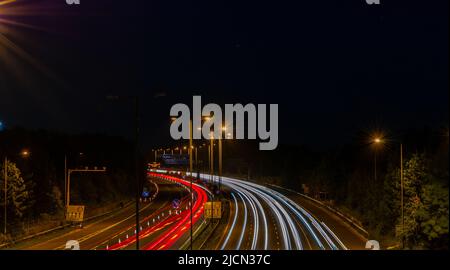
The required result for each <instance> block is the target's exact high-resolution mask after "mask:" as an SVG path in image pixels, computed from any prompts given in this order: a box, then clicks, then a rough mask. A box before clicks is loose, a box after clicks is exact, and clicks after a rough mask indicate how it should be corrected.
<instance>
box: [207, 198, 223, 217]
mask: <svg viewBox="0 0 450 270" xmlns="http://www.w3.org/2000/svg"><path fill="white" fill-rule="evenodd" d="M204 209H205V213H204V216H205V218H207V219H211V218H221V217H222V203H221V202H214V204H213V203H212V202H206V203H205V206H204Z"/></svg>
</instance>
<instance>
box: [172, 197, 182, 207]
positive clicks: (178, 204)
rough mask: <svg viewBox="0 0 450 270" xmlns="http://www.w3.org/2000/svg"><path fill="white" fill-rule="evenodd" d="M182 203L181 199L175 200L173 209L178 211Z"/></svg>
mask: <svg viewBox="0 0 450 270" xmlns="http://www.w3.org/2000/svg"><path fill="white" fill-rule="evenodd" d="M180 204H181V201H180V200H179V199H175V200H173V201H172V207H173V208H174V209H177V208H178V207H180Z"/></svg>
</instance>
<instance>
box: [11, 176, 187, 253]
mask: <svg viewBox="0 0 450 270" xmlns="http://www.w3.org/2000/svg"><path fill="white" fill-rule="evenodd" d="M153 183H154V184H155V185H156V189H155V190H156V191H155V193H154V194H153V195H154V196H153V197H154V199H153V200H152V201H151V202H147V203H141V207H140V217H141V227H142V231H144V230H146V229H147V228H155V230H154V232H157V233H154V234H152V237H156V236H157V235H161V234H162V232H163V231H165V229H166V227H167V226H168V225H170V221H167V219H166V218H164V211H166V212H168V211H170V210H168V209H171V208H172V206H171V202H172V201H173V200H174V199H182V198H185V199H184V200H182V204H181V205H180V207H186V198H187V197H188V192H187V191H186V187H184V186H182V185H179V184H176V183H173V182H170V181H167V180H161V179H153ZM175 211H177V212H180V213H181V210H174V211H173V212H174V214H175ZM166 217H167V216H166ZM162 221H164V222H162ZM144 228H145V229H144ZM134 233H135V205H134V203H133V204H130V205H127V206H125V207H124V208H122V209H120V210H118V211H116V212H114V213H113V214H110V215H107V216H105V217H101V218H97V219H95V220H92V221H89V222H86V223H85V224H83V228H79V227H78V226H76V227H69V228H65V229H61V230H58V231H55V232H53V233H50V234H47V235H44V236H40V237H35V238H32V239H30V240H26V241H23V242H20V243H18V244H16V245H14V246H11V247H9V249H25V250H54V249H65V244H66V242H67V241H69V240H76V241H78V242H79V244H80V249H82V250H91V249H109V246H113V245H114V243H117V242H119V241H121V242H122V241H123V242H127V241H126V240H127V239H130V240H131V239H133V235H134ZM149 235H150V234H147V235H146V236H149ZM142 236H144V235H142ZM134 238H135V237H134ZM142 238H144V237H142ZM119 239H120V240H119ZM140 239H141V237H140ZM116 241H117V242H116ZM146 241H148V239H142V244H141V246H142V245H143V244H145V243H146ZM132 243H134V239H133V240H132V241H130V243H129V245H127V246H124V248H127V249H135V245H132Z"/></svg>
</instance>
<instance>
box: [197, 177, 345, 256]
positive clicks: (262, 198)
mask: <svg viewBox="0 0 450 270" xmlns="http://www.w3.org/2000/svg"><path fill="white" fill-rule="evenodd" d="M193 175H194V176H195V175H196V174H193ZM200 178H202V179H211V178H210V175H208V174H200ZM222 183H223V185H224V186H227V187H228V188H230V189H231V190H232V192H233V193H232V198H233V201H234V203H235V205H236V204H237V203H238V199H240V201H241V202H242V204H243V206H244V209H245V211H247V206H248V207H249V208H250V209H251V213H252V214H253V222H254V232H253V239H252V245H251V249H257V247H258V246H257V243H258V242H259V240H260V238H259V234H260V232H263V241H264V247H263V248H264V249H267V248H268V242H269V233H268V226H267V215H266V212H265V211H264V208H263V206H262V204H263V203H264V205H266V206H267V207H268V209H269V210H270V211H271V212H272V213H273V214H274V216H275V218H276V222H277V224H278V226H279V227H280V229H281V238H282V239H281V240H282V241H283V243H284V248H285V249H303V243H302V242H303V241H304V240H306V239H302V237H300V234H299V231H301V228H302V227H303V228H306V232H307V235H305V237H308V238H312V239H313V240H314V242H315V244H316V245H317V246H318V247H319V249H332V250H337V249H340V248H341V249H346V247H345V245H344V244H343V243H342V241H341V240H340V239H339V238H338V237H337V236H336V234H334V233H333V232H332V231H331V229H330V228H328V227H327V226H326V225H325V224H324V223H322V222H319V221H318V220H317V219H316V218H314V217H313V216H312V215H311V214H310V213H308V212H307V211H306V210H305V209H303V208H302V207H300V206H299V205H298V204H296V203H295V202H293V201H292V200H291V199H289V198H287V197H286V196H284V195H282V194H281V193H279V192H277V191H274V190H272V189H270V188H267V187H265V186H262V185H258V184H256V183H252V182H248V181H243V180H239V179H234V178H229V177H222ZM236 208H238V206H236ZM236 217H237V213H235V218H236ZM244 218H245V219H244V228H243V229H242V231H240V232H238V233H239V241H238V244H237V246H236V248H237V249H240V247H241V243H242V240H243V237H244V231H245V227H246V225H245V224H246V222H247V221H246V219H247V213H244ZM261 221H262V224H259V223H260V222H261ZM236 223H237V221H236V219H233V224H232V226H231V227H230V232H228V235H227V237H226V238H225V240H224V242H223V243H222V245H221V249H226V247H227V246H228V245H229V244H230V239H231V235H232V234H233V231H235V230H238V229H239V228H236V227H237V226H236ZM261 225H262V226H261ZM299 226H300V227H299ZM306 232H305V233H306ZM308 241H309V240H308ZM336 243H337V244H336Z"/></svg>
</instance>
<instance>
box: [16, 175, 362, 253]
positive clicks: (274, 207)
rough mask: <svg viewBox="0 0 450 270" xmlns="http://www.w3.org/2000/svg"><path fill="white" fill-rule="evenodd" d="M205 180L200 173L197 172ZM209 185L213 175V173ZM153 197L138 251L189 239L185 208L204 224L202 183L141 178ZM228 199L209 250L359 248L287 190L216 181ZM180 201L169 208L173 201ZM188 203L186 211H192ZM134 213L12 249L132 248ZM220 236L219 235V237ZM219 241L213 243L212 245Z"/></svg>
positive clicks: (128, 210)
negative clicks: (71, 243)
mask: <svg viewBox="0 0 450 270" xmlns="http://www.w3.org/2000/svg"><path fill="white" fill-rule="evenodd" d="M200 178H202V179H203V180H204V181H211V177H210V176H209V175H207V174H200ZM214 180H215V181H218V177H217V176H215V179H214ZM148 181H150V183H152V184H153V185H154V186H155V188H154V190H155V192H154V194H153V195H152V200H151V201H150V202H147V203H141V207H140V217H141V219H140V238H139V239H140V248H141V249H142V250H161V249H180V248H182V247H183V245H184V244H186V243H187V241H188V240H189V239H190V233H189V232H190V229H191V215H190V214H191V209H192V214H193V216H192V224H194V227H193V229H192V230H193V231H196V230H199V231H200V229H201V228H202V226H203V225H206V221H205V220H204V217H203V212H204V208H203V207H204V203H205V202H207V201H208V200H209V198H210V197H211V193H210V192H209V191H208V190H207V189H206V188H204V187H203V186H201V185H198V184H196V183H193V185H192V191H193V192H192V194H193V195H192V196H193V197H192V202H193V203H192V204H191V202H190V197H189V191H190V188H191V186H190V182H189V181H187V180H184V179H182V178H180V177H179V176H178V175H177V176H172V175H167V174H160V173H153V172H150V173H149V174H148ZM222 186H223V191H224V193H223V194H224V196H225V198H227V199H228V201H229V207H228V209H229V212H228V214H227V216H228V220H227V221H226V222H225V223H226V226H225V227H224V228H222V229H221V230H217V231H216V232H215V235H216V236H217V237H216V240H214V241H215V242H214V243H212V244H211V245H209V247H210V248H211V249H217V250H346V249H364V244H365V239H364V237H361V236H360V235H359V234H358V233H357V232H356V231H355V230H352V228H351V227H350V226H349V225H348V224H346V223H345V222H343V221H342V219H341V218H338V217H336V216H335V215H333V214H332V213H330V212H329V211H327V210H326V209H324V208H323V207H320V206H318V205H315V204H314V203H312V202H311V201H308V200H306V199H305V198H304V197H301V196H296V194H294V192H290V193H289V192H286V190H282V189H281V188H276V187H273V188H269V187H266V186H263V185H259V184H256V183H253V182H249V181H243V180H239V179H234V178H229V177H222ZM174 199H179V204H178V205H177V207H175V208H174V206H173V205H172V201H173V200H174ZM191 206H192V208H191ZM134 222H135V208H134V205H133V204H131V205H127V206H125V207H123V208H122V209H120V210H118V211H116V212H115V213H113V214H110V215H106V216H104V217H102V218H97V219H95V220H92V221H89V222H87V223H85V224H84V226H83V228H79V227H70V228H66V229H63V230H59V231H56V232H54V233H50V234H48V235H45V236H41V237H36V238H32V239H30V240H27V241H24V242H21V243H19V244H17V245H15V246H12V247H11V249H32V250H53V249H65V244H66V242H67V241H69V240H76V241H78V242H79V244H80V248H81V249H85V250H86V249H87V250H93V249H95V250H128V249H130V250H131V249H135V238H136V237H135V232H136V231H135V223H134ZM219 234H220V235H219ZM217 239H219V240H217Z"/></svg>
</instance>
